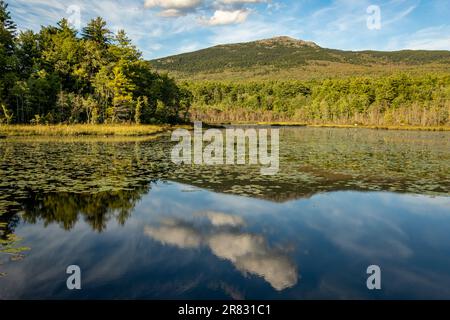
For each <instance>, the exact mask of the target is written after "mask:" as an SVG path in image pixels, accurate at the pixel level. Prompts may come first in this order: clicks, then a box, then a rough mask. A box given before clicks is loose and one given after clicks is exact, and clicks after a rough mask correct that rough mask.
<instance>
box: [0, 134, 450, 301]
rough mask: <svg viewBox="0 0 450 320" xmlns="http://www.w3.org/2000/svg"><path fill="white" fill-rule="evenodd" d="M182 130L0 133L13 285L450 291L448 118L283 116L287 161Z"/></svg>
mask: <svg viewBox="0 0 450 320" xmlns="http://www.w3.org/2000/svg"><path fill="white" fill-rule="evenodd" d="M168 138H169V137H161V138H158V139H156V140H146V139H124V140H121V139H111V138H110V139H107V138H105V139H86V138H84V139H66V140H54V139H41V138H33V139H29V138H21V139H7V140H3V141H0V177H1V180H0V232H1V239H2V240H1V241H2V242H1V246H0V248H1V249H0V250H1V251H0V274H1V276H0V298H3V299H8V298H14V299H16V298H19V299H20V298H27V299H28V298H31V299H50V298H56V299H59V298H68V299H71V298H73V299H78V298H83V299H101V298H123V299H129V298H143V299H146V298H148V299H152V298H156V299H317V298H326V299H329V298H330V299H346V298H352V299H354V298H356V299H392V298H396V299H398V298H400V299H416V298H427V299H437V298H444V299H450V197H449V195H450V194H449V190H450V134H449V133H437V132H436V133H435V132H400V131H399V132H387V131H371V130H353V129H352V130H339V129H305V128H298V129H283V130H282V131H281V145H280V152H281V163H280V172H279V174H278V175H276V176H261V175H260V167H259V166H250V167H249V166H231V167H230V166H227V167H203V166H175V165H173V164H171V162H170V159H169V156H170V149H171V146H172V145H171V143H169V142H168ZM74 264H75V265H79V266H80V267H81V270H82V290H81V291H69V290H67V288H66V279H67V276H68V275H67V274H66V273H65V270H66V268H67V266H69V265H74ZM373 264H375V265H379V266H380V267H381V269H382V288H383V289H382V290H381V291H377V292H373V291H369V290H367V288H366V279H367V274H366V269H367V267H368V266H369V265H373Z"/></svg>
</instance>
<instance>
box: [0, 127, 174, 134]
mask: <svg viewBox="0 0 450 320" xmlns="http://www.w3.org/2000/svg"><path fill="white" fill-rule="evenodd" d="M170 128H171V127H170V126H169V125H126V124H101V125H100V124H99V125H89V124H75V125H0V137H2V136H3V137H6V136H58V137H66V136H135V137H136V136H151V135H155V134H158V133H162V132H164V131H166V130H168V129H170Z"/></svg>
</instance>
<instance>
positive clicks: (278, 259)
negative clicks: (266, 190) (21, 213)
mask: <svg viewBox="0 0 450 320" xmlns="http://www.w3.org/2000/svg"><path fill="white" fill-rule="evenodd" d="M200 216H203V217H206V218H207V219H208V220H209V222H210V226H209V228H206V229H205V228H200V227H197V226H195V224H194V223H192V222H191V223H188V222H186V221H182V220H167V221H164V222H163V223H162V224H161V225H160V226H158V227H153V226H147V227H145V230H144V233H145V234H146V235H148V236H149V237H151V238H152V239H154V240H156V241H159V242H161V243H162V244H168V245H173V246H176V247H179V248H182V249H189V248H198V247H200V246H206V247H209V249H210V250H211V252H212V253H213V254H214V255H216V256H217V257H218V258H220V259H224V260H228V261H230V262H231V263H232V264H233V265H234V266H235V267H236V269H237V270H239V271H240V272H242V273H243V274H244V275H245V274H254V275H258V276H260V277H262V278H263V279H264V280H265V281H267V282H268V283H269V284H270V285H271V286H272V287H273V288H274V289H275V290H278V291H281V290H284V289H287V288H290V287H293V286H294V285H296V284H297V282H298V273H297V267H296V265H295V263H294V262H292V261H291V259H290V258H289V257H288V256H287V255H286V254H285V253H283V252H281V251H279V250H276V249H273V248H271V247H269V245H268V243H267V241H266V239H265V238H264V237H263V236H261V235H255V234H250V233H246V232H242V231H240V230H239V229H238V227H240V226H242V225H245V222H244V220H243V219H242V218H241V217H237V216H232V215H227V214H223V213H214V212H209V213H206V214H202V215H200ZM223 227H232V229H231V230H230V229H228V230H226V229H225V230H224V228H223Z"/></svg>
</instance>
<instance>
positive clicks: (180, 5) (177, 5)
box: [145, 0, 203, 9]
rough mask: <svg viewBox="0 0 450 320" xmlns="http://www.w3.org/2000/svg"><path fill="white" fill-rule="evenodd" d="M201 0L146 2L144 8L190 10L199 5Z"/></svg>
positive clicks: (154, 0) (147, 0)
mask: <svg viewBox="0 0 450 320" xmlns="http://www.w3.org/2000/svg"><path fill="white" fill-rule="evenodd" d="M202 2H203V1H202V0H146V1H145V7H146V8H163V9H192V8H195V7H197V6H199V5H200V4H202Z"/></svg>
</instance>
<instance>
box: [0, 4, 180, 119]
mask: <svg viewBox="0 0 450 320" xmlns="http://www.w3.org/2000/svg"><path fill="white" fill-rule="evenodd" d="M77 35H78V32H77V30H74V29H73V28H72V27H71V26H70V25H69V23H68V21H67V20H66V19H62V20H61V21H60V22H58V24H57V25H56V26H47V27H42V28H41V30H40V31H39V33H34V32H33V31H22V32H20V33H19V34H18V35H16V29H15V24H14V23H13V22H12V20H11V18H10V14H9V12H8V11H7V5H6V4H5V3H4V2H3V1H0V103H3V104H4V105H5V108H3V110H0V114H1V115H0V118H1V119H2V121H3V122H9V123H11V122H14V123H42V124H46V123H48V124H50V123H66V124H71V123H90V124H94V123H131V122H134V121H139V123H150V122H173V123H174V122H177V121H179V119H180V114H181V116H184V114H185V108H186V104H185V100H182V96H183V91H182V89H181V88H179V87H178V86H177V85H176V83H175V81H173V80H172V79H170V78H168V77H167V76H165V75H159V74H157V73H156V72H155V71H154V70H153V69H152V68H151V67H150V64H149V63H148V62H146V61H144V60H143V59H142V54H141V52H139V51H138V50H137V49H136V47H135V46H134V45H133V44H132V43H131V40H130V39H129V38H128V36H127V35H126V33H125V31H123V30H120V31H118V33H117V34H113V33H112V32H111V31H110V30H109V29H108V27H107V24H106V22H105V21H104V20H103V19H102V18H100V17H99V18H95V19H93V20H92V21H90V22H89V23H88V24H87V26H86V27H85V28H83V30H82V36H81V37H78V36H77ZM158 100H160V101H162V103H163V104H164V108H167V110H164V108H163V110H158V113H157V101H158ZM179 110H180V112H179ZM136 113H138V114H137V115H136ZM160 117H161V118H160Z"/></svg>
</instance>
